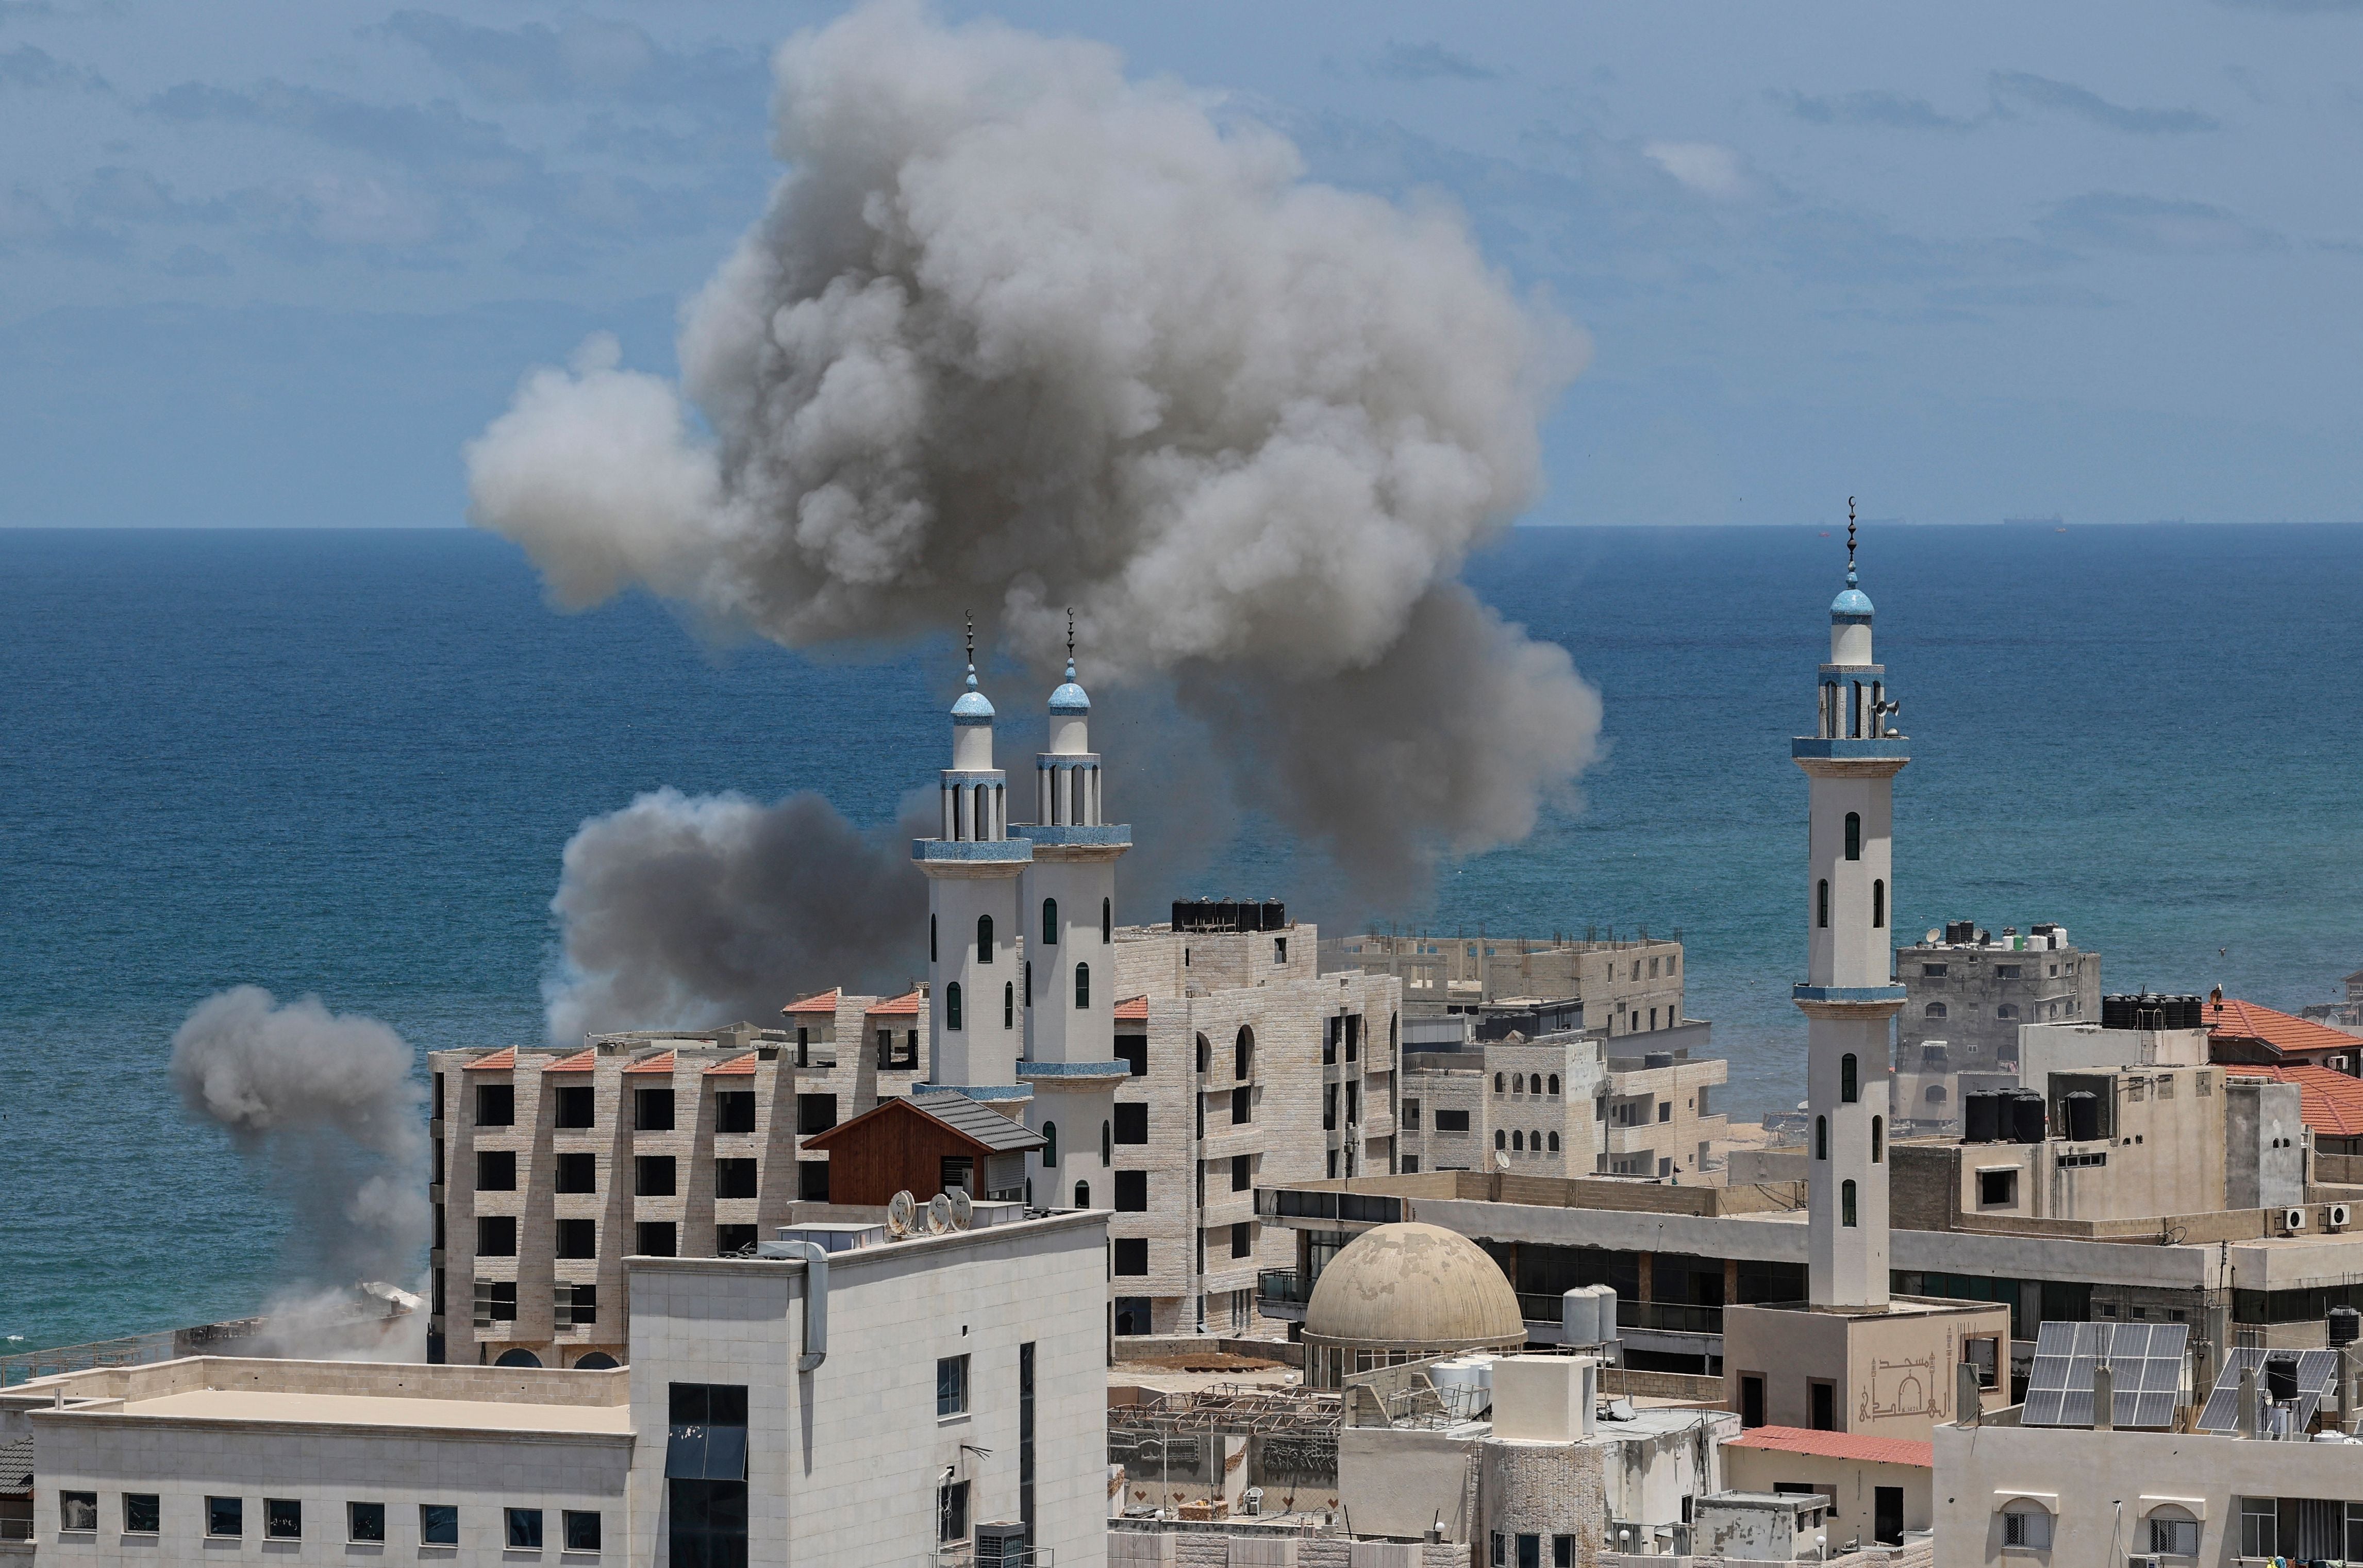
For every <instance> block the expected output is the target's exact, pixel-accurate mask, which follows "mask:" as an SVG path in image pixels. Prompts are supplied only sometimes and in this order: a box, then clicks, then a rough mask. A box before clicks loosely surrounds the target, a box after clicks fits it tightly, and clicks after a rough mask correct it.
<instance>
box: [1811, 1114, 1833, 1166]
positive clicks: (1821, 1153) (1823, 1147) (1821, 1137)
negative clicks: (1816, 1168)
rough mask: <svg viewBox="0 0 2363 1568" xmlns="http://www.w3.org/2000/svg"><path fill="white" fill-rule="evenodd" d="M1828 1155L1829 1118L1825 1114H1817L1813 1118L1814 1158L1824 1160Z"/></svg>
mask: <svg viewBox="0 0 2363 1568" xmlns="http://www.w3.org/2000/svg"><path fill="white" fill-rule="evenodd" d="M1829 1157H1830V1118H1827V1117H1825V1116H1817V1117H1815V1118H1814V1159H1816V1160H1826V1159H1828V1158H1829Z"/></svg>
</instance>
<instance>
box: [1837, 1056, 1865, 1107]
mask: <svg viewBox="0 0 2363 1568" xmlns="http://www.w3.org/2000/svg"><path fill="white" fill-rule="evenodd" d="M1838 1098H1839V1099H1840V1100H1842V1101H1843V1102H1845V1103H1846V1104H1847V1105H1852V1104H1854V1103H1855V1102H1856V1101H1857V1100H1858V1099H1860V1098H1862V1084H1861V1080H1860V1073H1859V1072H1858V1069H1857V1067H1856V1065H1855V1060H1854V1052H1853V1051H1847V1053H1846V1054H1845V1055H1844V1056H1841V1057H1839V1058H1838Z"/></svg>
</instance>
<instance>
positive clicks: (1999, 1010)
mask: <svg viewBox="0 0 2363 1568" xmlns="http://www.w3.org/2000/svg"><path fill="white" fill-rule="evenodd" d="M1994 1017H1995V1018H2016V1017H2018V1006H2017V1004H2016V1003H2014V1002H2004V1003H2003V1004H2002V1006H1999V1007H1996V1008H1995V1009H1994Z"/></svg>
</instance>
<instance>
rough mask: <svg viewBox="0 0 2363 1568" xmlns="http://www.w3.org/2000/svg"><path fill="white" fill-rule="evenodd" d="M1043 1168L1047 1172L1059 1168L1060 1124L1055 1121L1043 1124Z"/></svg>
mask: <svg viewBox="0 0 2363 1568" xmlns="http://www.w3.org/2000/svg"><path fill="white" fill-rule="evenodd" d="M1042 1168H1043V1169H1044V1170H1046V1171H1055V1170H1057V1169H1058V1168H1059V1124H1058V1123H1057V1122H1055V1121H1046V1122H1044V1123H1043V1124H1042Z"/></svg>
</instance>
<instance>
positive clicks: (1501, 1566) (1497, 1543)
mask: <svg viewBox="0 0 2363 1568" xmlns="http://www.w3.org/2000/svg"><path fill="white" fill-rule="evenodd" d="M1488 1561H1489V1562H1491V1564H1492V1568H1510V1538H1509V1537H1508V1536H1506V1535H1503V1533H1502V1532H1501V1531H1500V1530H1495V1531H1494V1532H1493V1542H1492V1557H1491V1558H1490V1559H1488Z"/></svg>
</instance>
